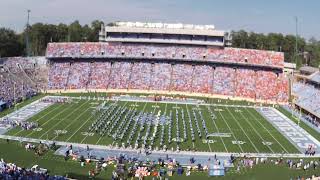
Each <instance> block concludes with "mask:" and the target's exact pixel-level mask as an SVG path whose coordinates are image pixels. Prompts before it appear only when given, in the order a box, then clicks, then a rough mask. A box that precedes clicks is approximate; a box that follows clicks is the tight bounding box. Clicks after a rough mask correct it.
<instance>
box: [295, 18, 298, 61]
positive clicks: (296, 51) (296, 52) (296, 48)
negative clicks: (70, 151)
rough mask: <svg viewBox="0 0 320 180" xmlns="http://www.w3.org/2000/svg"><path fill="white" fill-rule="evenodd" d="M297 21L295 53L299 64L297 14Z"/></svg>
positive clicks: (296, 20)
mask: <svg viewBox="0 0 320 180" xmlns="http://www.w3.org/2000/svg"><path fill="white" fill-rule="evenodd" d="M294 18H295V22H296V45H295V50H294V51H295V54H294V56H295V57H294V60H295V63H296V64H297V63H298V17H297V16H295V17H294Z"/></svg>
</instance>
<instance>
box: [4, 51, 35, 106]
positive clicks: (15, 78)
mask: <svg viewBox="0 0 320 180" xmlns="http://www.w3.org/2000/svg"><path fill="white" fill-rule="evenodd" d="M3 62H4V63H3V64H2V66H1V67H0V101H2V102H5V103H6V106H7V107H9V106H11V105H12V104H13V103H14V102H20V101H21V100H22V99H24V98H29V97H31V96H33V95H35V94H36V92H37V91H38V88H39V87H40V86H41V85H40V84H37V83H36V82H34V81H33V80H35V79H36V77H37V72H36V71H35V65H34V63H33V62H31V61H30V60H29V59H27V58H23V57H13V58H5V59H3ZM14 98H15V99H14Z"/></svg>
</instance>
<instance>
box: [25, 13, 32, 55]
mask: <svg viewBox="0 0 320 180" xmlns="http://www.w3.org/2000/svg"><path fill="white" fill-rule="evenodd" d="M30 12H31V10H30V9H28V10H27V13H28V15H27V16H28V17H27V29H26V50H27V56H30V45H29V19H30Z"/></svg>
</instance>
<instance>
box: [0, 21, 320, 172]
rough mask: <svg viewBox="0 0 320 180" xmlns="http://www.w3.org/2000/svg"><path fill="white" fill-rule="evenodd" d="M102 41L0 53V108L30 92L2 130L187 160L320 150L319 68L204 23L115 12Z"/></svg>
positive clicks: (6, 135)
mask: <svg viewBox="0 0 320 180" xmlns="http://www.w3.org/2000/svg"><path fill="white" fill-rule="evenodd" d="M99 41H100V42H53V43H49V44H48V45H47V49H46V55H45V57H13V58H2V59H1V60H0V66H1V76H0V78H1V80H2V81H1V91H0V97H1V101H0V105H1V108H0V109H7V108H10V107H11V106H14V105H15V104H16V103H17V102H20V101H23V100H25V99H29V98H31V102H29V103H27V104H25V105H24V106H23V107H21V108H18V109H16V108H15V110H14V111H12V112H11V113H7V114H6V115H5V116H3V117H2V118H1V120H0V138H2V139H6V140H8V141H9V140H13V141H20V142H32V143H40V144H41V143H45V144H50V145H52V144H55V145H58V146H61V148H62V149H60V151H61V152H63V151H64V149H63V148H65V146H70V145H72V146H73V147H74V148H75V149H76V148H79V149H80V150H79V151H78V153H79V154H77V155H78V156H79V157H80V155H83V156H86V153H85V152H84V154H81V148H82V149H85V148H86V147H90V148H93V149H96V151H95V152H93V153H95V155H94V157H96V158H97V159H98V157H103V156H106V154H105V153H107V154H108V155H110V154H112V153H114V152H116V154H119V153H124V154H126V153H127V154H134V155H136V154H144V153H145V155H146V157H150V158H151V159H157V157H164V156H177V158H178V156H179V161H180V162H181V164H184V165H188V163H189V162H188V161H189V159H190V157H191V156H192V157H195V158H196V159H197V158H198V159H202V160H198V162H199V163H200V162H204V161H206V160H204V159H207V157H210V156H218V157H219V158H221V160H226V161H227V160H229V158H230V156H231V157H234V156H236V157H246V156H248V157H255V158H277V157H286V158H305V157H310V156H312V157H314V158H315V157H320V151H319V148H318V147H319V146H320V142H319V140H320V138H319V132H320V130H319V128H318V125H319V121H318V120H319V117H320V116H319V114H320V109H319V107H320V104H319V103H320V99H319V97H320V96H319V89H318V86H317V85H316V84H319V75H320V73H319V70H318V69H314V71H312V72H308V73H307V74H300V75H299V76H294V77H293V76H292V75H291V74H286V73H285V63H284V54H283V53H282V52H275V51H266V50H253V49H243V48H233V47H229V46H228V42H229V41H230V39H229V37H228V35H227V33H226V32H224V31H221V30H216V29H215V27H214V26H213V25H191V24H166V23H142V22H115V23H112V24H111V25H110V24H109V25H103V26H101V30H100V32H99ZM292 100H293V101H292ZM23 102H24V101H23ZM23 102H22V104H23ZM290 102H292V103H290ZM302 113H303V115H302ZM99 150H104V151H106V152H100V151H99ZM82 153H83V152H82ZM61 155H64V154H63V153H62V154H61ZM180 156H181V157H180ZM224 166H225V167H233V165H231V164H228V163H225V164H224Z"/></svg>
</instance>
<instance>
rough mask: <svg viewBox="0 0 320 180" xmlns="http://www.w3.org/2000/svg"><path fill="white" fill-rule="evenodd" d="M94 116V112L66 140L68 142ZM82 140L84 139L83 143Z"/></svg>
mask: <svg viewBox="0 0 320 180" xmlns="http://www.w3.org/2000/svg"><path fill="white" fill-rule="evenodd" d="M92 117H93V114H92V115H91V116H90V117H89V118H87V120H86V122H84V123H83V124H82V125H81V126H80V127H79V128H78V129H77V130H76V131H75V132H74V133H73V134H72V135H71V136H70V137H69V138H68V139H67V140H66V141H67V142H68V141H69V140H70V139H71V138H72V137H73V136H74V135H75V134H77V133H78V131H79V130H80V129H81V128H82V127H83V126H84V125H85V124H87V122H88V121H89V120H90V119H91V118H92ZM82 142H83V141H81V143H82Z"/></svg>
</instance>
